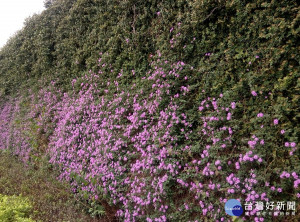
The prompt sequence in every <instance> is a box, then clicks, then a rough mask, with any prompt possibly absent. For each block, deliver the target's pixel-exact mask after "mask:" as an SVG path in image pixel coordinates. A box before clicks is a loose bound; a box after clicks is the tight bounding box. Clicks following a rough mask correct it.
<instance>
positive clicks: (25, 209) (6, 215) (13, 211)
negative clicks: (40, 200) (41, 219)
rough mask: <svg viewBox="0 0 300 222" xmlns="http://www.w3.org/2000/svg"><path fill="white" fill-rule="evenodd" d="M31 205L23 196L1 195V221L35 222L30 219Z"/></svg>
mask: <svg viewBox="0 0 300 222" xmlns="http://www.w3.org/2000/svg"><path fill="white" fill-rule="evenodd" d="M31 208H32V206H31V204H30V202H29V201H28V199H26V198H24V197H22V196H5V195H1V194H0V220H1V221H4V222H10V221H11V222H15V221H17V222H33V220H32V219H31V218H30V217H29V216H30V211H31Z"/></svg>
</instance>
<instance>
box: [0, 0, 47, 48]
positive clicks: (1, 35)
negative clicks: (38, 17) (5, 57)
mask: <svg viewBox="0 0 300 222" xmlns="http://www.w3.org/2000/svg"><path fill="white" fill-rule="evenodd" d="M43 10H44V0H0V48H1V47H2V46H3V45H5V43H6V42H7V40H8V39H9V37H11V36H12V35H13V34H14V33H15V32H16V31H18V30H20V29H22V27H23V23H24V21H25V19H26V18H28V17H29V16H31V15H33V14H34V13H40V12H42V11H43Z"/></svg>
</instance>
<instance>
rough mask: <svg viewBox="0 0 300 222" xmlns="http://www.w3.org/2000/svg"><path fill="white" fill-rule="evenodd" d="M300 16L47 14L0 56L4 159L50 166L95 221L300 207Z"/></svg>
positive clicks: (213, 4) (104, 8) (260, 10)
mask: <svg viewBox="0 0 300 222" xmlns="http://www.w3.org/2000/svg"><path fill="white" fill-rule="evenodd" d="M298 11H299V5H298V4H297V3H296V1H287V0H286V1H285V0H283V1H276V0H273V1H267V0H259V1H243V0H231V1H225V0H204V1H202V0H196V1H155V0H150V1H131V0H129V1H111V0H110V1H108V0H60V1H58V0H57V1H47V10H45V11H44V12H43V13H42V14H41V15H36V16H33V17H32V18H30V19H28V20H27V21H26V26H25V27H24V29H23V30H21V31H20V32H19V33H18V34H16V36H14V37H13V38H12V39H11V40H10V41H9V43H8V44H7V45H6V46H5V47H4V48H2V50H1V51H0V73H1V74H0V84H1V85H0V87H1V88H0V93H1V95H2V96H6V97H7V99H6V100H3V101H2V107H1V117H0V118H1V122H0V132H1V135H2V137H1V140H0V145H1V148H5V149H9V150H12V151H13V152H14V153H15V154H16V155H18V156H19V157H20V158H21V159H23V160H24V161H25V162H28V161H29V162H36V161H39V160H40V159H45V158H48V160H49V162H50V163H51V164H52V166H54V167H57V168H58V169H59V170H60V172H61V173H60V178H61V179H64V180H66V181H68V182H69V183H70V184H71V186H72V188H73V191H74V193H76V194H77V195H78V196H80V197H81V198H83V199H86V200H88V202H89V204H90V206H92V209H93V210H91V213H92V214H94V215H101V214H103V213H104V211H106V209H110V210H109V211H110V212H111V213H112V214H116V215H117V216H118V217H119V218H121V219H123V220H125V221H135V220H136V221H139V220H141V221H145V220H147V221H167V220H170V221H189V220H194V221H197V220H198V221H202V220H205V219H206V220H216V221H223V220H225V219H227V217H228V215H226V214H225V212H224V210H223V208H224V202H226V200H227V199H231V198H236V199H240V200H241V201H242V202H246V201H247V202H249V201H258V200H260V201H269V200H272V201H298V200H299V198H300V194H299V171H300V166H299V149H298V142H299V141H298V140H299V126H298V125H297V122H299V107H300V106H299V105H300V104H299V71H300V70H299V53H298V50H299V44H298V42H297V40H298V39H297V37H298V35H299V13H298ZM20 92H22V96H21V95H20ZM252 214H253V215H252ZM254 214H255V212H254V211H252V212H251V214H250V216H245V219H250V218H251V219H254V220H260V221H263V220H265V219H267V220H271V219H272V220H276V218H277V217H273V216H272V217H270V216H268V215H267V216H266V217H263V216H254ZM290 218H292V219H295V220H296V217H290ZM290 218H289V219H290ZM277 219H278V218H277ZM284 219H285V218H283V217H281V218H279V219H278V220H284Z"/></svg>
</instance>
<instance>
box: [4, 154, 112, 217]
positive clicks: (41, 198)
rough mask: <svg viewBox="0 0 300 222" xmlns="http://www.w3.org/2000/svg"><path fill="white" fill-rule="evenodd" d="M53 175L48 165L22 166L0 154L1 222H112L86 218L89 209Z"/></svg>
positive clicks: (11, 158) (11, 157)
mask: <svg viewBox="0 0 300 222" xmlns="http://www.w3.org/2000/svg"><path fill="white" fill-rule="evenodd" d="M55 175H56V173H55V171H52V170H50V169H49V168H48V166H47V164H41V163H40V165H39V166H38V165H35V167H34V166H29V165H27V166H24V164H23V163H22V162H20V161H19V160H18V159H16V157H14V156H13V155H11V154H9V152H0V221H2V222H9V221H12V222H15V221H28V222H29V221H45V222H47V221H49V222H50V221H70V222H73V221H74V222H75V221H76V222H77V221H83V222H101V221H112V218H108V217H106V216H104V217H102V219H99V218H98V219H97V218H93V217H90V216H88V215H87V214H88V211H89V209H90V206H89V205H87V203H86V202H85V201H83V200H80V199H78V198H74V196H73V195H72V194H71V193H70V187H69V185H68V184H67V183H62V182H59V181H57V179H56V176H55ZM19 195H21V197H19ZM108 214H109V212H108ZM26 218H28V219H27V220H26ZM29 218H31V219H29Z"/></svg>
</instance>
